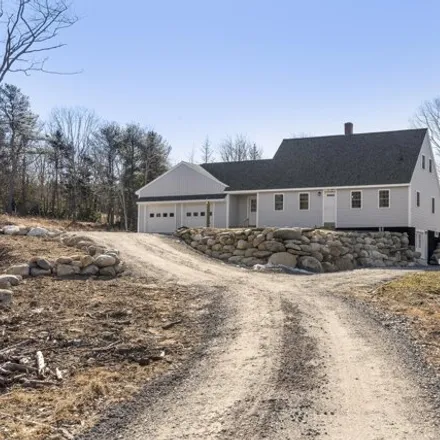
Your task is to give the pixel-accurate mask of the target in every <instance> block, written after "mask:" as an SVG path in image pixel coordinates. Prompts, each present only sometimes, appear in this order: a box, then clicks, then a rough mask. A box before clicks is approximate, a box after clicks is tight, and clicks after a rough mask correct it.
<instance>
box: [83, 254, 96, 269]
mask: <svg viewBox="0 0 440 440" xmlns="http://www.w3.org/2000/svg"><path fill="white" fill-rule="evenodd" d="M93 262H94V259H93V257H91V256H90V255H84V257H82V258H81V267H87V266H90V265H92V264H93Z"/></svg>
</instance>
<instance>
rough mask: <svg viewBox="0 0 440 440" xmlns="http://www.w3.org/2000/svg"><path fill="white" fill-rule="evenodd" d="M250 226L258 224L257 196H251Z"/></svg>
mask: <svg viewBox="0 0 440 440" xmlns="http://www.w3.org/2000/svg"><path fill="white" fill-rule="evenodd" d="M248 209H249V215H248V218H249V226H257V197H255V196H252V197H249V208H248Z"/></svg>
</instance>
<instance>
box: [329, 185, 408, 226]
mask: <svg viewBox="0 0 440 440" xmlns="http://www.w3.org/2000/svg"><path fill="white" fill-rule="evenodd" d="M380 189H389V190H390V207H389V208H379V190H380ZM351 191H359V190H358V189H353V190H350V189H338V190H337V196H336V197H337V200H336V206H337V208H336V227H337V228H369V227H385V226H389V227H391V226H394V227H399V226H402V227H406V226H409V224H408V202H409V201H408V187H406V186H404V187H391V188H389V187H387V186H384V187H383V188H382V187H381V188H363V189H361V190H360V191H361V192H362V208H361V209H352V208H351Z"/></svg>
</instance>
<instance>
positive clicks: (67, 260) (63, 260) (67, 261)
mask: <svg viewBox="0 0 440 440" xmlns="http://www.w3.org/2000/svg"><path fill="white" fill-rule="evenodd" d="M71 262H72V258H70V257H59V258H58V259H57V261H56V263H57V264H70V263H71Z"/></svg>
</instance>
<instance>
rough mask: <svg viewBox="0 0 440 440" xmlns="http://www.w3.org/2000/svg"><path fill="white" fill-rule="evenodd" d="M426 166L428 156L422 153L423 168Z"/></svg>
mask: <svg viewBox="0 0 440 440" xmlns="http://www.w3.org/2000/svg"><path fill="white" fill-rule="evenodd" d="M425 168H426V156H425V155H424V154H422V169H425Z"/></svg>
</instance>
